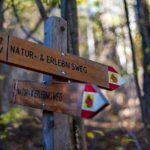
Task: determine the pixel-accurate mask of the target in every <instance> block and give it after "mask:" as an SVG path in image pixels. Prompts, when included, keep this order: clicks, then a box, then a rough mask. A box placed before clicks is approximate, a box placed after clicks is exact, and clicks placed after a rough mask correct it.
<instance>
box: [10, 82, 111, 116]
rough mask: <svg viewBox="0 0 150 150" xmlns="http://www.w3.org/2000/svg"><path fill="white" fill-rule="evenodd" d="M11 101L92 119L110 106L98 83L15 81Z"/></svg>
mask: <svg viewBox="0 0 150 150" xmlns="http://www.w3.org/2000/svg"><path fill="white" fill-rule="evenodd" d="M12 97H13V98H12V100H11V102H13V103H16V104H20V105H25V106H30V107H34V108H39V109H44V110H48V111H54V112H58V113H64V114H69V115H73V116H79V117H83V118H91V117H93V116H95V115H96V114H97V113H98V112H99V111H100V110H102V109H103V108H104V107H105V106H107V105H108V101H107V99H106V98H105V97H104V96H103V94H102V93H101V92H100V90H99V89H98V88H96V86H93V85H90V84H80V83H64V82H53V83H52V84H51V85H50V86H46V85H44V84H41V83H36V82H30V81H15V82H14V84H13V96H12Z"/></svg>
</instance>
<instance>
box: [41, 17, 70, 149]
mask: <svg viewBox="0 0 150 150" xmlns="http://www.w3.org/2000/svg"><path fill="white" fill-rule="evenodd" d="M44 30H45V31H44V36H45V39H44V44H45V45H46V46H48V47H50V48H54V49H58V50H60V51H61V53H62V54H63V52H65V50H66V49H67V22H66V21H65V20H63V19H61V18H58V17H50V18H49V19H48V20H47V21H46V22H45V26H44ZM52 80H53V79H52V76H46V75H44V82H45V84H50V83H51V82H52ZM43 106H44V105H43ZM43 115H44V116H43V118H44V119H43V134H44V135H43V138H44V150H60V149H61V150H66V149H69V150H72V149H73V148H72V146H73V144H72V142H71V133H70V125H69V117H68V116H66V115H62V114H56V113H54V114H53V113H49V112H47V111H43Z"/></svg>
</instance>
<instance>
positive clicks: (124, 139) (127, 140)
mask: <svg viewBox="0 0 150 150" xmlns="http://www.w3.org/2000/svg"><path fill="white" fill-rule="evenodd" d="M121 142H122V143H123V144H129V143H131V142H134V140H133V139H131V138H122V139H121Z"/></svg>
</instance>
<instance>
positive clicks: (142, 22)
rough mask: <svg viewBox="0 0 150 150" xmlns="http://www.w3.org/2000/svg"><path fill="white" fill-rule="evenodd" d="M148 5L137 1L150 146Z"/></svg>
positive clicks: (144, 99) (149, 141)
mask: <svg viewBox="0 0 150 150" xmlns="http://www.w3.org/2000/svg"><path fill="white" fill-rule="evenodd" d="M147 6H148V4H147V3H146V1H145V0H137V7H136V8H137V11H136V12H137V20H138V25H139V29H140V33H141V37H142V52H143V68H144V74H143V80H144V83H143V92H144V96H143V100H142V107H143V108H142V109H143V111H144V113H143V116H142V117H143V121H144V124H145V128H146V133H147V139H148V141H147V143H148V144H149V145H150V20H149V11H148V7H147Z"/></svg>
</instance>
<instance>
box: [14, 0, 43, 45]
mask: <svg viewBox="0 0 150 150" xmlns="http://www.w3.org/2000/svg"><path fill="white" fill-rule="evenodd" d="M12 9H13V13H14V16H15V17H16V19H17V22H18V23H19V25H20V28H21V29H22V31H23V32H24V33H25V34H26V35H27V37H30V38H31V39H32V40H34V41H35V42H37V43H39V44H43V42H42V41H40V40H38V39H36V38H35V37H33V36H32V35H31V34H30V32H28V31H27V30H26V29H25V27H24V26H23V25H22V24H21V19H20V17H19V15H18V11H17V8H16V6H15V4H14V0H12Z"/></svg>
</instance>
